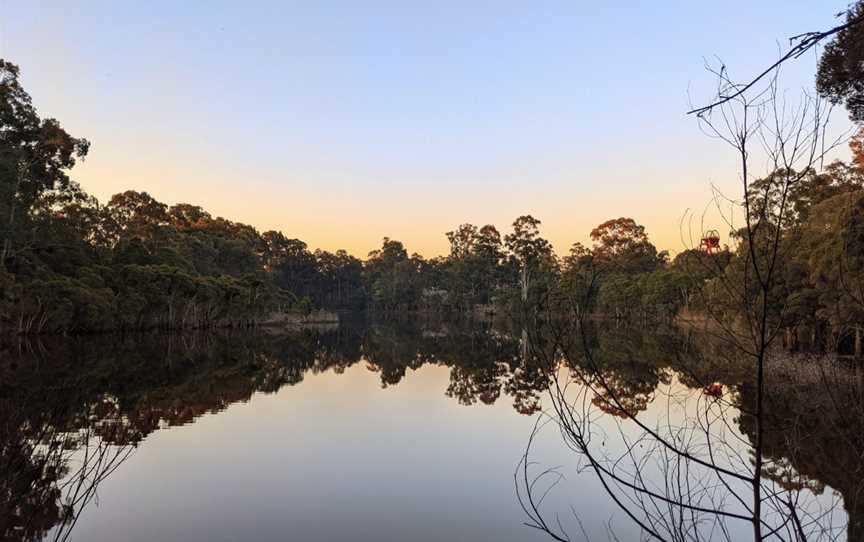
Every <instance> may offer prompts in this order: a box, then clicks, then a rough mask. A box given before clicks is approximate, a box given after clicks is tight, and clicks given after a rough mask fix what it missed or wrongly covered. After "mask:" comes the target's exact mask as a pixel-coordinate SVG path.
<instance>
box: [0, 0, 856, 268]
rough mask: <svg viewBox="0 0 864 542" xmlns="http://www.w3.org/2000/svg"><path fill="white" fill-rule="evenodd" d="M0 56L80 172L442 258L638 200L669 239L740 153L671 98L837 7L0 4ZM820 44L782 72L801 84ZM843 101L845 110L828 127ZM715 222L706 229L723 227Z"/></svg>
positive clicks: (572, 228) (573, 235)
mask: <svg viewBox="0 0 864 542" xmlns="http://www.w3.org/2000/svg"><path fill="white" fill-rule="evenodd" d="M2 4H3V5H2V13H3V14H4V15H3V17H2V19H0V55H2V56H3V57H4V58H7V59H9V60H11V61H13V62H16V63H18V64H19V65H20V66H21V68H22V72H23V80H24V83H25V85H26V88H28V89H29V91H30V93H31V94H32V95H33V97H34V101H35V103H36V105H37V107H38V108H39V110H40V112H41V113H42V114H43V115H45V116H53V117H56V118H58V119H60V120H61V122H63V123H64V125H65V126H66V127H67V129H68V130H69V131H70V132H72V133H73V134H75V135H80V136H84V137H87V138H88V139H90V140H91V141H92V143H93V147H92V151H91V156H90V157H88V159H87V161H86V163H84V164H82V166H81V167H80V169H78V171H77V172H76V173H75V175H74V176H75V177H76V178H77V179H78V180H79V181H80V182H81V183H82V184H83V185H84V187H85V188H87V189H88V190H89V191H91V192H92V193H94V194H95V195H97V196H98V197H100V199H104V198H107V197H108V196H109V195H110V194H113V193H115V192H119V191H122V190H125V189H129V188H135V189H139V190H147V191H149V192H151V193H152V194H153V195H154V196H156V197H157V198H159V199H161V200H163V201H166V202H168V203H174V202H178V201H188V202H190V203H197V204H201V205H203V206H205V207H206V208H208V209H210V210H212V211H213V212H214V213H216V214H220V215H223V216H226V217H228V218H231V219H235V220H239V221H243V222H247V223H251V224H253V225H255V226H256V227H258V228H259V229H262V230H263V229H270V228H276V229H282V230H283V231H285V232H286V233H287V234H288V235H291V236H295V237H299V238H301V239H304V240H305V241H307V242H308V243H309V244H310V246H312V247H322V248H326V249H331V250H333V249H336V248H343V247H344V248H347V249H349V250H350V251H351V252H353V253H355V254H357V255H365V254H366V252H368V251H369V250H371V249H373V248H376V247H377V246H378V245H379V244H380V239H381V237H383V236H385V235H386V236H390V237H391V238H397V239H400V240H402V241H403V242H405V243H406V245H407V246H408V248H409V250H415V251H418V252H420V253H422V254H424V255H428V256H433V255H436V254H440V253H444V252H446V247H447V242H446V239H445V237H444V232H445V231H447V230H448V229H452V228H453V227H454V226H456V225H458V224H459V223H462V222H466V221H470V222H474V223H478V224H483V223H493V224H495V225H496V226H498V227H499V229H501V230H506V229H507V227H508V225H509V223H510V222H512V220H513V219H514V218H515V217H516V216H518V215H520V214H525V213H531V214H533V215H534V216H536V217H538V218H540V219H541V220H542V221H543V231H544V232H545V235H546V236H547V237H548V238H549V239H550V240H551V241H552V243H553V245H554V246H555V248H556V249H557V250H558V251H559V252H562V253H563V252H566V249H567V247H568V246H569V245H570V243H572V242H573V241H576V240H580V241H585V239H586V238H587V235H588V232H589V231H590V229H591V228H592V227H593V226H594V225H596V224H598V223H599V222H602V221H603V220H605V219H607V218H612V217H618V216H632V217H633V218H635V219H636V220H637V221H639V222H640V223H642V224H644V225H646V227H647V228H648V233H649V235H650V236H651V237H652V238H653V239H654V240H655V242H656V243H657V244H658V245H659V246H660V247H661V248H667V249H671V250H673V251H677V250H680V249H681V248H683V247H682V245H681V242H680V240H679V220H680V217H681V214H682V213H683V212H684V210H685V209H686V208H699V209H701V208H703V207H704V206H705V205H706V204H707V203H708V201H709V200H710V197H711V192H710V188H709V183H715V184H717V185H719V186H720V187H721V188H723V189H724V190H725V191H727V192H728V193H729V194H730V195H737V192H736V190H737V177H736V169H735V157H734V155H733V154H732V153H730V152H729V150H728V149H726V148H725V147H723V146H722V144H719V143H717V142H716V141H712V140H709V139H707V138H705V137H704V136H703V135H702V134H701V133H700V132H699V130H698V128H697V126H696V123H695V121H694V120H693V119H692V118H688V117H687V116H686V115H685V114H684V112H685V111H686V109H687V106H688V92H689V93H690V94H691V95H692V96H693V98H694V99H695V100H696V101H700V98H707V97H708V96H710V85H711V83H712V79H711V78H710V76H708V75H707V74H706V73H705V71H704V69H703V63H704V59H706V58H708V59H714V57H715V55H717V56H719V57H720V58H722V59H723V61H724V62H725V63H726V64H727V65H728V66H729V67H730V68H731V69H732V70H733V74H739V75H740V77H741V78H745V77H747V76H749V75H751V74H754V73H756V72H758V71H759V70H761V69H762V68H763V67H764V66H765V65H767V64H768V63H770V62H771V61H773V59H775V58H776V56H777V50H778V46H780V45H782V44H784V43H785V39H786V37H788V36H791V35H794V34H798V33H801V32H804V31H808V30H814V29H821V28H825V27H828V26H830V25H832V24H833V23H834V22H835V19H834V16H833V15H834V13H836V12H837V11H840V10H841V9H843V8H844V6H845V3H844V2H812V1H790V0H785V1H773V0H770V1H769V0H766V1H760V2H752V1H749V2H745V1H730V2H723V3H722V4H719V3H716V2H697V1H691V2H683V1H681V2H647V1H646V2H629V3H621V2H618V3H611V2H577V1H570V2H447V1H444V2H405V1H402V2H395V1H393V2H362V1H351V2H348V1H344V2H326V1H319V2H257V1H244V2H239V1H238V2H194V1H189V2H160V1H156V2H147V3H142V2H123V1H119V0H118V1H111V2H96V1H87V2H65V1H64V2H49V1H34V2H15V1H10V0H5V1H3V2H2ZM815 65H816V59H815V57H814V56H813V55H809V56H807V57H805V58H802V59H801V60H799V61H798V62H796V63H795V64H794V65H792V66H790V67H789V68H787V69H786V71H785V75H784V79H783V84H784V85H786V86H787V87H789V88H791V89H796V88H799V87H800V86H802V85H806V86H812V81H813V73H814V71H815ZM843 120H844V116H843V114H842V112H841V113H840V114H839V115H838V121H840V122H841V123H842V121H843ZM718 225H719V224H718Z"/></svg>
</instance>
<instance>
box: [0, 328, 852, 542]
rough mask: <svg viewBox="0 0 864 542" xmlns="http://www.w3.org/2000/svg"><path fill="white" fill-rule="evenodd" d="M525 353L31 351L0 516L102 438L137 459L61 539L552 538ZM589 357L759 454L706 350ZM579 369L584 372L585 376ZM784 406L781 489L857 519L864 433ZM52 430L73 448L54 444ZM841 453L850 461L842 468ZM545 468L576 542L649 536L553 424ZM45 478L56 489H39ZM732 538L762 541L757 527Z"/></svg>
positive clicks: (385, 336)
mask: <svg viewBox="0 0 864 542" xmlns="http://www.w3.org/2000/svg"><path fill="white" fill-rule="evenodd" d="M430 325H432V324H430ZM522 336H523V335H522V333H521V332H519V331H518V330H514V329H509V328H507V327H506V326H504V327H502V328H500V329H498V328H492V327H489V326H485V325H483V326H476V325H474V326H471V325H467V326H466V325H464V324H462V325H455V324H443V325H441V327H435V328H430V329H426V328H425V327H422V326H417V325H377V324H373V325H361V326H358V327H356V328H355V327H351V326H340V327H336V328H333V329H329V330H321V331H318V332H313V331H309V330H307V331H301V332H299V333H296V334H272V333H253V334H237V333H227V334H191V335H169V336H160V335H151V336H141V337H103V338H98V337H88V338H79V339H74V340H73V339H68V340H59V341H57V342H55V343H53V344H50V343H49V344H47V345H45V344H41V343H36V344H26V345H25V346H26V348H24V349H23V350H22V352H29V354H28V355H21V354H19V355H17V356H12V355H11V353H12V350H10V349H6V350H2V348H3V346H2V345H0V354H3V356H0V360H2V362H0V444H2V445H3V446H0V471H2V472H4V476H3V477H2V478H0V490H2V491H6V490H7V488H11V489H12V493H11V495H12V497H11V499H10V500H8V501H0V532H5V533H6V534H7V535H9V533H10V531H9V530H8V529H9V525H10V524H9V523H8V522H7V523H6V524H5V526H4V522H6V520H8V519H9V518H8V516H7V517H4V514H7V515H8V514H9V511H10V510H11V511H12V515H13V516H15V515H16V512H15V510H21V508H20V504H19V503H22V502H24V503H27V502H35V503H45V502H47V503H51V502H54V501H57V502H65V500H64V499H65V498H66V496H67V495H68V491H66V489H68V487H69V486H66V488H65V489H64V491H63V492H61V493H62V495H63V497H62V498H60V499H58V497H57V496H55V495H54V494H53V493H52V492H51V491H52V489H51V488H52V487H54V485H55V484H54V481H53V480H52V478H51V476H50V475H49V474H48V472H47V471H46V470H45V468H42V467H38V468H37V469H36V470H35V471H33V470H32V469H33V467H34V466H37V465H39V464H40V462H39V457H40V456H39V453H40V452H39V450H40V449H44V447H45V445H46V444H51V443H53V442H56V441H57V439H56V436H55V437H51V435H52V434H55V435H57V436H60V437H63V438H68V435H73V436H74V437H75V439H76V440H73V441H67V442H71V443H72V445H71V446H69V449H70V451H71V450H73V449H77V452H73V453H72V457H71V458H70V459H69V460H68V461H65V460H64V461H60V462H59V463H65V464H66V468H67V470H66V471H65V472H66V474H64V475H63V476H65V477H66V478H65V479H66V480H71V481H73V482H74V481H75V473H77V472H78V470H77V469H78V466H79V465H80V464H82V459H83V458H84V453H85V450H87V453H88V454H90V455H92V454H93V452H92V450H93V448H92V446H91V448H85V444H87V443H88V442H89V443H90V444H92V443H94V442H98V441H99V438H91V439H90V440H89V441H88V440H87V439H86V438H84V436H82V433H81V431H82V430H86V429H87V428H91V429H92V430H93V431H95V433H94V435H95V436H96V437H100V438H104V439H107V440H108V441H109V442H111V443H112V446H110V448H111V449H118V450H125V449H129V450H130V451H131V455H130V456H129V457H128V459H126V460H125V462H122V464H120V465H119V467H118V468H117V469H116V470H113V471H112V472H107V474H106V476H103V477H102V478H101V481H100V483H98V485H96V486H95V489H96V490H97V491H96V493H95V494H94V496H93V498H92V499H89V500H87V501H83V505H82V504H81V503H80V502H79V504H78V505H76V506H75V507H74V509H75V511H76V512H78V511H80V512H81V513H80V515H78V516H77V521H76V522H75V524H74V526H71V527H72V528H71V529H70V528H69V527H70V524H69V523H68V522H67V523H66V524H63V522H62V521H61V522H59V524H60V528H58V527H55V528H54V530H53V531H51V532H49V533H48V537H47V539H48V540H52V539H54V537H55V536H57V537H59V539H64V538H63V536H65V535H66V534H69V533H71V534H70V537H69V538H68V539H69V540H73V541H74V540H81V541H96V542H99V541H113V540H130V541H138V540H140V541H145V540H146V541H151V540H159V541H161V540H192V541H197V540H202V541H203V540H226V541H228V540H261V541H269V540H285V539H292V540H293V539H296V540H304V541H305V540H311V541H317V540H321V541H325V540H327V541H329V540H335V539H350V540H364V541H365V540H370V541H372V540H405V539H410V540H498V541H501V540H503V541H509V540H532V539H533V540H545V539H547V538H546V537H545V536H544V535H542V534H541V533H538V532H537V531H534V530H532V529H530V528H529V527H527V526H525V525H523V522H524V521H525V520H526V516H525V515H524V513H523V511H522V510H521V509H520V507H519V504H518V502H517V498H516V494H515V483H514V478H513V476H514V471H515V470H516V467H517V464H518V462H519V461H520V459H521V458H522V454H523V452H524V451H525V447H526V444H527V443H528V439H529V435H530V434H531V430H532V427H533V426H534V423H535V420H537V415H536V414H537V412H536V410H535V409H536V407H537V404H538V402H539V404H540V405H542V406H543V407H546V408H548V407H550V403H549V397H548V396H547V395H545V394H544V393H543V391H542V389H543V387H544V386H545V382H544V381H543V380H542V379H540V380H538V379H537V376H536V375H537V374H547V373H545V371H547V370H548V367H546V368H544V367H543V362H542V356H541V352H542V350H543V348H544V344H545V343H544V339H543V336H542V334H539V335H536V336H535V335H533V334H532V337H535V338H534V339H532V344H533V346H534V349H533V350H532V351H533V352H535V354H531V355H530V356H528V357H527V358H522V357H521V356H520V354H519V352H520V350H521V349H520V344H519V340H520V339H519V337H522ZM588 343H589V344H590V345H592V346H591V351H592V352H593V354H594V357H595V359H596V360H597V362H598V363H599V367H600V370H601V372H602V375H603V378H605V379H606V380H607V382H610V383H612V386H613V387H614V389H615V392H616V394H618V396H619V397H620V398H622V400H626V401H628V404H632V405H634V408H636V409H638V410H639V413H638V417H639V418H640V419H641V420H644V421H645V423H647V424H648V425H651V426H654V425H657V426H666V425H668V424H671V425H672V426H681V425H683V424H685V423H687V419H688V418H687V416H690V415H691V414H692V412H693V410H692V408H693V403H694V401H697V400H699V398H700V397H701V398H702V399H701V400H702V401H706V400H712V399H706V398H705V396H704V394H703V390H702V385H701V384H700V383H699V380H700V379H704V378H712V379H714V378H716V379H717V380H719V381H721V382H723V383H724V384H723V386H722V388H723V393H724V398H725V399H726V400H728V401H729V402H730V408H732V411H731V414H732V415H733V418H731V419H732V424H731V426H730V430H731V431H732V432H733V433H734V435H736V436H737V437H741V438H742V439H743V440H742V442H746V441H747V440H748V438H750V437H748V436H747V435H748V434H749V433H748V431H749V430H750V427H749V425H748V423H747V422H746V420H745V421H742V419H744V417H741V416H737V411H736V410H735V406H734V405H735V404H744V403H746V402H748V401H750V400H751V399H750V395H749V394H750V392H749V391H748V390H747V388H746V386H742V385H741V384H740V383H741V382H745V381H746V380H747V377H746V375H743V374H740V373H739V372H737V370H732V369H730V368H729V367H726V366H724V365H723V364H717V363H714V362H712V361H711V360H716V359H722V358H718V357H716V352H715V353H712V352H711V348H710V346H709V345H707V344H706V343H705V342H704V341H702V340H699V339H698V338H696V339H693V338H692V337H690V338H687V337H684V336H681V335H679V334H675V333H667V332H661V330H657V332H655V333H652V334H650V335H649V334H641V333H639V332H638V331H636V330H634V329H618V328H615V329H606V328H604V329H602V330H601V329H598V330H597V333H596V335H594V334H592V335H590V336H589V337H588ZM697 344H698V345H702V346H704V347H705V351H704V352H701V353H700V352H699V351H697V350H695V349H694V345H697ZM673 359H686V360H688V365H689V366H688V367H687V369H688V370H686V371H684V372H676V371H675V370H674V368H673V367H670V361H671V360H673ZM700 360H701V361H700ZM569 363H571V364H572V363H575V364H577V365H571V367H573V368H574V370H577V369H578V367H579V366H578V363H580V361H579V360H578V359H577V358H576V357H574V358H572V359H571V360H570V361H569ZM578 370H584V369H578ZM698 373H701V374H698ZM578 389H579V388H573V391H578ZM581 389H584V388H581ZM788 389H789V387H783V388H782V389H781V390H780V392H779V393H774V392H773V391H772V393H771V394H770V396H771V401H770V405H769V420H771V423H772V424H776V426H775V427H776V429H774V428H772V429H769V431H768V432H767V433H766V439H767V440H766V445H767V446H768V447H769V448H770V455H772V456H773V457H774V458H777V459H778V460H780V461H779V462H778V465H784V464H785V465H791V469H792V470H789V471H784V470H780V471H777V473H776V476H778V477H781V478H782V477H783V476H786V475H788V474H790V473H791V474H793V475H794V472H795V469H796V468H798V469H801V472H803V473H804V475H805V478H804V479H803V481H804V483H807V484H809V486H808V487H812V488H814V489H815V490H816V491H817V493H819V494H820V495H818V496H817V497H816V500H817V501H818V502H816V504H820V503H821V504H822V505H825V506H830V505H831V504H832V503H833V502H837V501H838V500H839V499H840V497H839V496H838V494H836V493H835V492H834V490H833V489H831V487H828V486H830V485H832V484H833V485H834V487H838V488H839V489H840V490H841V491H842V492H843V496H851V497H852V500H848V501H847V502H846V503H845V507H846V509H847V511H849V512H851V513H854V517H855V518H856V521H857V520H858V519H857V518H860V517H864V515H862V513H861V512H860V511H859V509H860V508H861V505H862V503H860V502H858V500H856V498H855V495H857V494H858V493H857V492H858V491H859V490H860V485H861V480H860V477H857V478H856V477H855V476H852V477H848V476H845V475H844V474H842V473H843V472H857V471H856V469H860V468H861V467H860V458H858V459H856V458H857V457H858V455H857V452H856V450H858V449H859V448H858V447H857V446H851V447H850V445H849V444H848V442H853V441H855V439H856V438H860V434H861V431H859V430H858V428H859V427H860V420H858V421H857V422H856V421H855V420H852V422H853V423H852V425H848V423H849V421H850V420H849V419H847V418H845V417H843V416H833V417H831V416H827V417H826V413H827V411H826V410H825V409H824V408H821V409H817V408H815V407H813V406H811V404H812V401H809V400H806V401H805V402H804V403H802V402H801V398H802V397H804V398H807V397H808V396H807V395H806V394H805V395H801V394H799V393H797V392H795V393H787V391H788ZM496 390H498V391H496ZM805 391H806V390H805ZM532 394H536V396H534V395H532ZM587 404H588V405H589V406H591V407H592V408H593V410H594V412H595V413H596V414H597V415H598V416H597V417H596V418H595V420H596V422H595V424H594V428H593V431H596V435H597V439H596V443H597V445H598V446H600V451H602V452H603V453H608V454H610V455H613V456H614V455H615V454H616V453H620V452H621V450H622V449H621V448H620V445H621V441H620V439H609V440H608V441H607V440H606V439H605V437H603V436H602V435H603V434H604V433H605V434H608V435H614V434H616V431H617V430H618V427H619V423H620V422H621V419H620V417H615V416H610V415H608V414H605V413H603V412H602V408H599V406H601V405H602V401H598V400H597V397H592V396H591V395H590V394H589V395H588V397H587ZM771 405H775V406H771ZM775 409H776V410H775ZM814 409H815V410H814ZM814 416H818V419H817V417H814ZM786 417H791V418H795V419H798V420H803V421H804V422H805V424H803V425H802V424H800V423H799V425H797V426H796V427H798V428H800V427H803V426H810V428H809V429H808V430H809V431H810V433H812V438H810V439H809V440H806V441H804V442H803V444H804V445H803V446H800V447H798V448H797V449H796V450H789V449H788V448H787V447H785V443H786V429H785V427H786V426H785V425H784V421H783V420H784V419H785V418H786ZM844 424H846V425H844ZM10 429H11V431H9V430H10ZM49 429H50V430H51V431H54V430H56V433H52V432H51V431H49V437H50V438H44V436H43V432H44V431H45V430H49ZM823 429H824V434H822V433H820V431H822V430H823ZM847 441H848V442H847ZM32 442H37V443H40V444H39V446H37V447H36V448H30V447H29V446H30V443H32ZM616 442H617V443H616ZM733 442H734V440H733ZM855 442H857V441H855ZM812 443H816V444H814V445H811V444H812ZM824 446H830V447H831V448H832V449H835V450H836V451H837V454H835V457H837V458H839V457H842V458H843V463H842V464H841V465H838V464H836V462H833V461H830V460H829V461H826V457H825V454H824V453H822V451H821V450H822V447H824ZM19 450H20V452H19ZM790 452H793V453H792V454H791V455H790ZM530 456H531V461H533V462H536V468H537V469H542V468H546V467H552V466H558V468H559V471H560V472H561V473H562V474H563V475H564V476H565V477H566V480H565V481H564V482H563V483H561V484H560V485H559V486H557V487H556V488H555V490H554V491H553V492H551V493H550V494H549V497H548V498H547V501H546V503H545V508H546V509H547V510H549V511H550V513H551V514H554V513H556V512H557V513H558V514H559V515H560V517H561V520H562V523H564V524H565V525H566V527H567V530H568V531H569V532H570V533H571V535H573V538H574V539H577V540H578V539H580V535H582V530H583V529H584V533H586V534H587V535H588V538H589V539H591V540H608V539H613V534H612V533H610V528H611V529H612V532H614V536H617V537H618V538H619V539H620V540H632V539H636V537H637V536H638V533H637V532H636V531H635V530H634V528H633V526H632V524H631V523H630V522H628V521H627V520H626V517H625V516H624V515H623V512H621V511H620V510H617V509H616V506H615V504H614V503H613V502H612V501H611V499H610V498H609V497H608V495H607V494H606V493H605V491H604V490H603V488H602V487H601V485H600V482H599V481H598V480H597V479H596V477H595V476H593V475H592V474H591V473H590V472H586V471H585V469H584V467H585V462H584V460H580V458H579V457H578V454H574V453H573V452H572V451H571V450H570V449H569V448H567V447H566V446H565V443H564V442H563V441H562V438H561V435H560V434H559V433H558V431H557V428H556V427H555V426H554V425H551V424H550V425H548V426H546V427H545V428H544V429H543V430H542V431H541V433H540V435H539V437H538V439H537V440H536V442H535V443H534V446H533V447H532V450H531V454H530ZM785 456H788V457H789V458H791V459H790V461H791V463H790V462H789V461H786V460H785V459H782V458H783V457H785ZM661 457H662V456H661ZM744 459H745V463H746V457H745V458H744ZM10 465H11V466H10ZM50 465H51V463H49V466H50ZM661 466H662V465H661ZM532 468H535V467H532ZM40 469H41V470H40ZM745 470H746V464H745ZM28 472H35V478H34V479H33V480H29V479H28V478H27V473H28ZM92 473H95V474H92ZM92 473H91V478H94V476H95V475H96V474H98V475H100V476H101V474H100V472H99V470H98V469H97V470H95V471H92ZM646 475H647V474H646ZM40 478H41V480H42V481H41V485H39V486H38V487H43V486H44V488H45V490H46V492H45V493H41V494H39V493H34V491H32V490H27V489H26V487H28V486H29V487H33V485H32V484H33V483H34V482H38V481H39V479H40ZM781 478H778V479H781ZM657 480H658V481H660V480H661V478H657ZM791 480H792V481H793V482H796V483H797V480H796V479H795V478H794V476H793V478H791ZM22 481H23V483H24V486H23V488H22V485H21V483H22ZM826 484H827V486H826ZM59 487H61V488H62V487H63V486H62V484H60V486H59ZM0 495H4V493H2V492H0ZM40 498H41V499H43V500H40ZM16 499H17V500H16ZM839 502H840V504H841V505H843V502H842V500H840V501H839ZM40 507H41V509H44V510H49V509H50V507H48V506H47V505H43V504H39V505H38V506H37V509H39V508H40ZM574 511H575V515H574V514H573V512H574ZM837 514H838V518H845V514H843V512H842V511H841V510H840V509H838V510H837ZM17 515H18V516H19V519H21V517H23V519H24V521H25V524H26V523H27V522H29V523H30V525H28V527H31V528H32V529H33V530H32V531H31V532H35V533H37V534H36V535H35V536H29V535H28V536H22V534H23V533H22V532H21V531H17V530H15V529H14V528H13V529H12V531H11V532H12V533H13V535H14V533H18V535H17V536H12V539H15V540H32V539H39V535H38V533H39V532H41V531H40V530H39V529H40V528H41V529H44V528H46V527H48V526H50V525H56V524H58V520H57V519H52V518H51V517H45V518H42V517H40V515H39V514H38V513H36V514H34V513H30V514H28V513H23V514H22V513H21V512H17ZM12 520H13V521H15V518H14V517H13V518H12ZM40 526H42V527H40ZM610 526H611V527H610ZM730 528H731V529H733V531H732V532H733V533H737V532H739V531H740V532H741V533H742V536H744V535H745V534H746V533H747V531H748V526H747V525H746V524H743V523H738V524H732V525H730Z"/></svg>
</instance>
